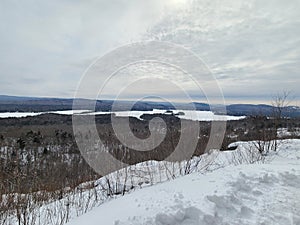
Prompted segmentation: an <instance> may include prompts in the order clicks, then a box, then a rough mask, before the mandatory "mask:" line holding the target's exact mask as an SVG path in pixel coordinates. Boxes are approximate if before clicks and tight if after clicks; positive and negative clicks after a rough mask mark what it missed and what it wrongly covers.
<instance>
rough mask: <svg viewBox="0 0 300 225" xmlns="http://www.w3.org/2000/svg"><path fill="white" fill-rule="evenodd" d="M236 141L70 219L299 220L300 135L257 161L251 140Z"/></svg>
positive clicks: (167, 222) (192, 223)
mask: <svg viewBox="0 0 300 225" xmlns="http://www.w3.org/2000/svg"><path fill="white" fill-rule="evenodd" d="M238 144H239V148H238V149H237V150H236V151H233V152H219V151H214V152H213V153H212V154H209V155H206V156H203V157H204V158H203V159H205V158H206V159H208V158H209V159H208V161H210V162H211V163H209V164H207V163H206V164H205V160H201V163H200V164H202V165H206V168H205V169H203V168H202V169H201V168H197V172H196V173H193V174H190V175H186V176H181V177H179V178H177V179H174V180H171V181H169V182H165V183H159V184H156V185H154V186H151V187H145V188H142V189H140V190H136V191H134V192H132V193H130V194H127V195H125V196H123V197H119V198H117V199H114V200H111V201H108V202H107V203H104V204H102V205H100V206H98V207H97V208H95V209H93V210H92V211H90V212H88V213H87V214H85V215H83V216H81V217H78V218H76V219H73V220H71V221H70V223H68V224H69V225H82V224H87V225H96V224H97V225H98V224H105V225H109V224H112V225H141V224H144V225H146V224H147V225H152V224H153V225H154V224H155V225H179V224H182V225H183V224H184V225H196V224H237V225H238V224H266V225H267V224H284V225H292V224H295V225H296V224H300V182H299V181H300V150H299V149H300V140H288V141H286V142H285V143H284V144H283V145H282V146H281V147H280V150H279V151H278V152H276V153H272V154H270V155H269V156H267V158H265V160H264V163H262V162H260V163H254V164H249V162H251V158H252V159H253V155H252V156H251V155H250V154H249V152H248V153H247V151H249V149H251V143H238ZM247 149H248V150H247ZM212 159H213V160H212ZM200 164H199V165H200ZM199 165H198V167H199ZM200 167H201V166H200Z"/></svg>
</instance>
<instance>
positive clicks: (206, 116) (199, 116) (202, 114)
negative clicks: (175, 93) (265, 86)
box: [0, 109, 245, 121]
mask: <svg viewBox="0 0 300 225" xmlns="http://www.w3.org/2000/svg"><path fill="white" fill-rule="evenodd" d="M46 113H55V114H60V115H73V114H84V115H105V114H111V113H114V114H115V115H116V116H119V117H128V116H130V117H136V118H138V119H140V118H141V116H142V115H144V114H169V115H170V114H173V115H175V116H177V117H179V118H181V119H188V120H194V121H224V120H240V119H243V118H245V117H244V116H227V115H215V114H214V113H213V112H211V111H193V110H171V111H167V110H161V109H154V110H153V111H116V112H89V111H87V110H65V111H51V112H5V113H0V118H12V117H13V118H20V117H27V116H37V115H41V114H46Z"/></svg>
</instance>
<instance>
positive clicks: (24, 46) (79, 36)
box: [0, 0, 300, 102]
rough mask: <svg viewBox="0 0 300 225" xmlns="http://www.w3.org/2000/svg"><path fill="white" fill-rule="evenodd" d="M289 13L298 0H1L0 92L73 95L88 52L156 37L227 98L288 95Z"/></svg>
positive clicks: (295, 82)
mask: <svg viewBox="0 0 300 225" xmlns="http://www.w3.org/2000/svg"><path fill="white" fill-rule="evenodd" d="M299 12H300V1H299V0H289V1H283V0H273V1H269V0H257V1H253V0H248V1H244V0H243V1H242V0H241V1H234V0H216V1H214V0H205V1H204V0H199V1H188V0H165V1H163V0H151V1H149V0H144V1H142V0H99V1H85V0H82V1H80V0H75V1H64V0H52V1H31V0H28V1H14V0H2V1H0V76H1V77H0V78H1V83H0V88H1V89H0V90H1V92H0V94H6V95H22V96H49V97H50V96H51V97H73V96H74V94H75V92H76V88H77V86H78V82H79V81H80V78H81V77H82V74H83V72H84V71H85V69H86V68H87V67H88V66H89V65H90V64H91V63H92V62H93V61H94V60H95V59H96V58H97V57H99V56H101V55H104V54H105V53H107V52H109V51H111V50H112V49H115V48H117V47H119V46H122V45H124V44H128V43H133V42H136V41H146V40H160V41H169V42H173V43H176V44H180V45H182V46H184V47H186V48H188V49H190V50H191V51H193V52H194V53H196V54H197V55H198V56H199V57H200V58H201V59H202V60H203V61H204V62H205V63H206V64H207V65H208V67H209V68H210V69H211V71H212V72H213V73H214V75H215V76H216V78H217V80H218V82H219V85H220V87H221V88H222V90H223V92H224V96H225V100H227V101H228V102H241V101H245V102H268V101H269V100H270V99H271V96H272V95H274V94H276V93H278V92H280V91H282V90H287V91H291V92H292V94H293V95H294V96H295V98H296V99H297V98H298V97H299V96H300V88H299V84H300V76H299V69H300V29H299V27H300V13H299ZM141 68H142V69H143V68H144V65H141ZM142 69H140V70H139V71H143V70H142ZM127 71H132V70H130V69H128V70H127ZM145 71H148V70H147V69H145ZM148 72H149V71H148ZM122 73H123V74H122V75H120V78H119V79H118V81H116V83H115V86H114V88H112V89H111V91H112V93H111V94H112V95H111V96H113V94H115V93H113V92H115V91H116V90H115V89H118V87H120V88H121V87H122V85H123V83H122V79H124V80H126V79H127V78H126V70H125V72H124V71H123V72H122ZM124 74H125V75H124ZM150 75H151V71H150V73H149V76H150ZM128 76H130V72H128ZM118 85H119V86H118ZM112 86H113V85H112ZM187 86H188V85H187ZM140 91H142V90H140ZM106 94H107V98H110V97H111V96H110V93H109V92H108V93H106ZM172 95H174V96H175V95H176V93H173V92H172Z"/></svg>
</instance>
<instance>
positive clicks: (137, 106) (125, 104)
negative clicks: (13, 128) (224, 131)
mask: <svg viewBox="0 0 300 225" xmlns="http://www.w3.org/2000/svg"><path fill="white" fill-rule="evenodd" d="M81 101H82V102H83V106H82V109H84V103H85V102H89V101H91V100H87V99H82V100H81ZM113 103H114V102H113V101H112V100H97V101H96V106H95V110H96V111H111V109H112V105H113ZM132 104H133V102H130V101H118V102H115V103H114V106H115V107H114V110H119V111H121V110H124V109H126V110H128V108H131V109H132V110H136V111H148V110H153V109H165V110H172V109H175V107H174V106H173V105H172V104H171V103H167V102H151V101H139V102H135V103H134V104H133V107H129V106H130V105H132ZM72 106H73V99H71V98H37V97H18V96H8V95H0V112H46V111H58V110H71V109H72ZM176 106H177V108H178V109H193V108H195V109H196V110H201V111H209V110H210V106H209V105H208V104H206V103H198V102H193V103H179V104H176ZM226 109H227V114H228V115H232V116H251V115H264V116H271V115H272V113H273V112H274V108H273V106H271V105H263V104H260V105H253V104H233V105H228V106H226ZM283 113H284V115H285V116H289V117H300V108H299V107H295V106H289V107H286V108H284V109H283Z"/></svg>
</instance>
